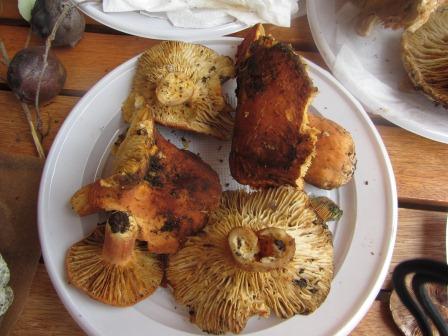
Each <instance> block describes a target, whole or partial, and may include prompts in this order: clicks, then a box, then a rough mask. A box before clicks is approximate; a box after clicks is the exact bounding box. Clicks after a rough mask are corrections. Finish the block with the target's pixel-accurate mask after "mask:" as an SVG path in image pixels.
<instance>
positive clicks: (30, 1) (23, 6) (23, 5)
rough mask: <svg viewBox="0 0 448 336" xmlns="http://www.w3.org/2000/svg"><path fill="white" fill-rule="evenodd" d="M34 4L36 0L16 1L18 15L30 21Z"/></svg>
mask: <svg viewBox="0 0 448 336" xmlns="http://www.w3.org/2000/svg"><path fill="white" fill-rule="evenodd" d="M35 3H36V0H19V1H18V7H19V13H20V15H22V17H23V18H24V19H25V20H26V21H28V22H30V20H31V11H32V10H33V7H34V4H35Z"/></svg>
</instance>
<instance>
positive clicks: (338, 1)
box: [307, 0, 448, 143]
mask: <svg viewBox="0 0 448 336" xmlns="http://www.w3.org/2000/svg"><path fill="white" fill-rule="evenodd" d="M349 1H350V0H311V1H308V2H307V14H308V21H309V23H310V28H311V32H312V35H313V38H314V41H315V42H316V45H317V47H318V49H319V51H320V53H321V55H322V57H323V58H324V60H325V63H326V64H327V66H328V67H329V68H330V69H331V71H332V72H333V74H334V76H335V77H336V78H337V79H338V80H339V81H340V82H341V84H342V85H344V86H345V87H346V88H347V89H348V90H349V91H350V93H352V94H353V95H354V96H355V97H356V98H357V99H359V101H360V102H361V103H362V104H363V105H364V106H365V107H366V109H367V111H368V112H371V113H374V114H379V115H381V116H382V117H384V118H385V119H387V120H389V121H390V122H392V123H394V124H396V125H398V126H400V127H402V128H404V129H406V130H408V131H410V132H413V133H415V134H418V135H420V136H423V137H426V138H429V139H432V140H435V141H439V142H443V143H448V109H445V108H443V107H442V106H435V104H434V102H432V101H431V100H429V99H428V98H427V97H425V96H424V95H423V94H422V92H421V91H416V90H414V89H413V88H411V85H409V87H408V85H407V84H404V83H405V82H406V81H407V77H408V76H407V74H406V72H405V70H404V67H403V64H402V62H401V57H400V43H401V42H400V41H401V35H402V30H395V31H394V30H391V29H384V28H383V27H382V26H381V25H377V26H376V27H375V29H374V30H373V31H372V32H371V34H370V35H369V36H367V37H360V36H358V35H357V34H356V32H355V19H354V18H353V17H354V16H355V15H356V13H357V12H358V10H357V9H356V8H355V6H345V7H344V5H345V4H346V3H348V2H349ZM342 8H344V10H343V11H341V9H342ZM342 13H343V14H342ZM338 16H339V17H338ZM354 58H356V60H355V61H350V60H351V59H354ZM341 60H345V61H344V63H343V66H340V65H341V64H342V63H341ZM347 61H348V62H347ZM347 63H348V64H347ZM347 65H349V66H347ZM361 71H362V75H359V76H358V73H361ZM370 76H371V77H370ZM364 83H365V84H364ZM372 83H373V84H375V85H377V86H378V87H381V88H382V90H381V95H380V94H378V95H377V94H376V92H375V88H372V87H369V85H368V84H372ZM403 84H404V85H403ZM403 87H405V91H404V90H403Z"/></svg>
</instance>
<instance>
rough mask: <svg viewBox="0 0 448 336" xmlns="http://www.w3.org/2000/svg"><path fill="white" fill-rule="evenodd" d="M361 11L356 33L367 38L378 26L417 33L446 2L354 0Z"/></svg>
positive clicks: (435, 0) (436, 0) (439, 0)
mask: <svg viewBox="0 0 448 336" xmlns="http://www.w3.org/2000/svg"><path fill="white" fill-rule="evenodd" d="M352 1H353V2H354V3H355V4H356V5H358V6H359V7H360V9H361V12H360V14H359V16H358V22H357V25H356V31H357V33H358V34H359V35H361V36H367V35H369V34H370V32H371V31H372V29H373V27H374V26H375V25H376V24H379V23H381V24H383V25H384V27H386V28H392V29H398V28H407V29H409V30H410V31H415V30H417V29H418V28H420V27H421V26H422V25H423V24H425V22H426V21H427V20H428V18H429V16H430V15H431V13H432V12H433V11H434V10H435V9H436V8H437V7H438V6H439V5H440V4H442V3H444V2H446V0H352Z"/></svg>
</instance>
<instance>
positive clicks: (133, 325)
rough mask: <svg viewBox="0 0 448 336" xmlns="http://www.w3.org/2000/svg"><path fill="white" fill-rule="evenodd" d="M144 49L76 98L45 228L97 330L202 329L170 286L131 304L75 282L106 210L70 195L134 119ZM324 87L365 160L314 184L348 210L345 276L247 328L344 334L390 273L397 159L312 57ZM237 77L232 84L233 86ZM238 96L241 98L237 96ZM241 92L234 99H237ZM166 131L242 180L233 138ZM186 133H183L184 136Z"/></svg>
mask: <svg viewBox="0 0 448 336" xmlns="http://www.w3.org/2000/svg"><path fill="white" fill-rule="evenodd" d="M239 42H240V40H238V39H234V38H221V39H219V40H213V41H208V42H205V43H204V44H205V45H207V46H209V47H210V48H213V49H214V50H216V51H217V52H219V53H221V54H225V55H231V56H233V55H234V54H235V52H236V47H237V45H238V43H239ZM136 62H137V58H133V59H131V60H129V61H128V62H126V63H124V64H123V65H121V66H119V67H118V68H116V69H115V70H114V71H112V72H111V73H110V74H108V75H107V76H106V77H104V78H103V79H102V80H101V81H99V82H98V83H97V84H96V85H95V86H94V87H93V88H92V89H91V90H90V91H89V92H88V93H87V94H86V95H85V96H84V97H83V98H82V99H81V100H80V101H79V103H78V104H77V105H76V106H75V108H74V109H73V110H72V112H71V113H70V115H69V116H68V117H67V119H66V121H65V122H64V125H63V126H62V128H61V130H60V131H59V133H58V136H57V137H56V139H55V141H54V143H53V146H52V148H51V151H50V154H49V156H48V158H47V162H46V166H45V169H44V173H43V178H42V182H41V188H40V194H39V207H38V219H39V234H40V239H41V246H42V251H43V255H44V258H45V265H46V267H47V270H48V273H49V275H50V278H51V280H52V282H53V285H54V287H55V288H56V291H57V292H58V294H59V296H60V298H61V300H62V301H63V303H64V304H65V306H66V307H67V309H68V311H69V312H70V314H71V315H72V316H73V318H74V319H75V320H76V321H77V322H78V323H79V325H80V326H81V327H82V328H83V329H84V330H85V331H86V332H87V333H88V334H91V335H107V336H112V335H128V336H131V335H146V334H148V333H150V334H153V335H181V334H182V335H185V334H201V332H200V330H199V329H198V328H197V327H196V326H195V325H193V324H191V323H190V322H189V321H188V313H187V311H186V310H184V309H183V308H182V307H179V306H177V305H176V303H175V302H174V300H173V298H172V296H171V295H170V293H169V292H168V290H166V289H163V288H159V289H158V290H157V291H156V293H155V294H154V295H152V296H151V297H149V298H148V299H146V300H144V301H142V302H141V303H139V304H137V305H136V306H134V307H131V308H114V307H110V306H106V305H104V304H101V303H98V302H96V301H94V300H91V299H90V298H88V297H87V296H86V295H84V294H83V293H81V292H80V291H78V290H77V289H76V288H74V287H72V286H70V285H69V284H68V283H67V281H66V276H65V271H64V257H65V253H66V251H67V249H68V248H69V247H70V246H71V245H72V244H73V243H75V242H77V241H79V240H81V239H82V238H83V237H85V236H86V235H87V234H88V233H89V232H90V231H91V230H92V229H93V228H94V227H95V225H96V223H97V222H98V216H97V215H92V216H88V217H85V218H79V217H78V216H76V215H75V214H74V213H73V212H72V210H71V209H70V205H69V198H70V197H71V196H72V194H73V193H74V192H75V191H76V190H77V189H79V188H80V187H81V186H83V185H85V184H87V183H89V182H92V181H94V180H95V179H97V178H98V177H99V176H101V173H102V171H103V169H104V167H105V166H107V158H108V157H109V150H110V146H111V144H112V143H113V142H114V140H115V138H116V136H117V134H118V133H119V132H120V130H123V129H124V128H125V127H126V126H125V125H124V124H123V122H122V121H121V116H120V105H121V103H122V102H123V100H124V99H125V98H126V96H127V94H128V92H129V89H130V84H131V80H132V77H133V74H134V69H135V66H136ZM309 70H310V74H311V77H312V78H313V80H314V83H315V85H316V86H317V87H318V88H319V92H320V93H319V95H318V96H317V97H316V99H315V100H314V102H313V105H312V108H313V109H314V110H315V111H317V112H319V113H321V114H323V115H325V116H327V117H329V118H331V119H333V120H335V121H336V122H338V123H340V124H341V125H343V126H344V127H345V128H346V129H347V130H349V131H350V132H351V133H352V135H353V137H354V139H355V142H356V147H357V153H358V167H357V171H356V174H355V177H354V179H353V180H352V181H351V182H350V183H349V184H348V185H346V186H344V187H343V188H340V189H338V190H334V191H331V192H325V191H322V190H318V189H316V188H311V187H308V191H309V192H311V193H313V194H323V195H327V196H329V197H331V198H332V199H333V200H335V201H336V202H337V203H338V204H339V205H340V207H341V208H342V209H343V210H344V216H343V218H342V220H340V221H339V222H338V223H333V224H332V225H331V230H332V231H333V233H334V249H335V268H336V272H335V278H334V280H333V283H332V288H331V291H330V294H329V296H328V298H327V299H326V301H325V302H324V304H323V305H322V306H321V307H320V308H319V309H318V310H317V311H316V312H314V313H313V314H311V315H309V316H296V317H294V318H291V319H289V320H286V321H282V320H279V319H277V318H274V317H272V318H269V319H261V318H255V317H254V318H252V319H250V321H249V323H248V325H247V327H246V329H245V330H244V332H243V334H247V333H251V332H257V335H271V336H272V335H288V334H290V332H291V330H300V331H301V334H303V335H343V334H347V333H348V332H349V331H350V330H351V329H352V328H354V326H355V325H356V324H357V323H358V322H359V321H360V319H361V318H362V317H363V315H364V314H365V313H366V312H367V310H368V309H369V307H370V305H371V303H372V302H373V300H374V299H375V296H376V295H377V293H378V291H379V290H380V286H381V284H382V283H383V281H384V278H385V276H386V273H387V270H388V266H389V263H390V259H391V255H392V249H393V245H394V241H395V234H396V228H397V208H396V190H395V182H394V177H393V172H392V168H391V165H390V162H389V158H388V156H387V153H386V150H385V149H384V146H383V144H382V142H381V139H380V137H379V135H378V133H377V132H376V130H375V128H374V126H373V125H372V123H371V121H370V119H369V118H368V116H367V115H366V113H365V112H364V111H363V109H362V107H361V106H360V104H359V103H357V102H356V101H355V100H354V99H353V98H352V97H351V96H350V94H349V93H348V92H347V91H346V90H345V89H344V88H343V87H342V86H341V85H340V84H338V83H337V82H336V81H335V80H334V78H333V77H332V76H331V75H330V74H329V73H328V72H326V71H324V70H322V69H320V68H319V67H317V66H316V65H314V64H312V63H309ZM234 89H235V81H230V82H228V84H226V86H225V90H226V91H227V93H228V94H229V95H233V94H234V93H233V92H234ZM231 100H232V99H231ZM233 100H234V99H233ZM160 129H161V132H162V134H163V135H164V136H165V137H167V138H169V139H170V140H171V141H172V142H173V143H175V144H176V145H178V146H179V147H182V142H183V143H184V144H185V143H189V149H190V150H191V151H192V152H194V153H200V155H201V157H202V158H203V159H204V160H205V161H206V162H208V163H209V164H210V165H211V166H212V167H213V168H214V169H215V170H216V171H217V172H218V173H219V175H220V178H221V182H222V184H223V187H224V189H232V188H238V186H239V185H238V184H237V183H236V182H235V181H234V180H233V179H232V177H231V176H230V174H229V168H228V160H227V159H228V154H229V151H230V142H222V141H218V140H214V139H211V138H209V137H202V136H198V135H192V134H187V133H183V132H179V131H173V130H168V129H165V128H160ZM182 137H183V138H184V139H183V141H182V140H181V139H182Z"/></svg>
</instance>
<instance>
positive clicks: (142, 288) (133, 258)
mask: <svg viewBox="0 0 448 336" xmlns="http://www.w3.org/2000/svg"><path fill="white" fill-rule="evenodd" d="M118 213H119V212H115V213H112V214H111V215H110V216H109V221H110V220H114V218H115V217H117V214H118ZM109 221H108V223H107V224H106V225H99V226H98V227H97V228H96V229H95V230H94V231H93V232H92V233H91V234H90V235H89V236H88V237H86V238H85V239H83V240H81V241H80V242H78V243H76V244H75V245H73V246H72V247H71V248H70V249H69V250H68V252H67V256H66V259H65V265H66V270H67V276H68V279H69V282H70V283H71V284H73V285H74V286H76V287H77V288H79V289H81V290H82V291H83V292H85V293H86V294H88V295H89V296H90V297H91V298H93V299H95V300H98V301H100V302H103V303H106V304H110V305H114V306H130V305H133V304H135V303H137V302H138V301H141V300H143V299H144V298H146V297H148V296H149V295H151V294H152V293H153V292H154V291H155V290H156V289H157V287H158V286H159V285H160V283H161V281H162V277H163V269H162V265H161V262H160V261H159V259H158V258H157V257H156V256H154V255H153V254H151V253H150V252H148V249H147V247H146V246H145V245H144V244H142V243H139V242H137V241H136V240H135V237H136V225H135V223H134V224H132V225H131V228H130V229H128V230H123V229H122V230H117V231H115V232H114V229H112V228H113V226H112V227H111V225H110V224H109ZM131 222H132V220H131Z"/></svg>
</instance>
